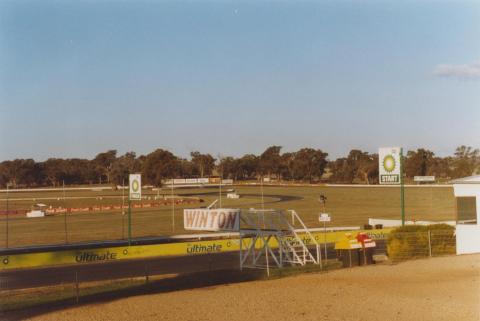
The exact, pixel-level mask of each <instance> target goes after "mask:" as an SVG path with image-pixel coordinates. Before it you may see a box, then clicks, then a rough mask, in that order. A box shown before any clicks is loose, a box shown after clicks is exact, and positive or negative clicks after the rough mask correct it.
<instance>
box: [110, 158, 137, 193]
mask: <svg viewBox="0 0 480 321" xmlns="http://www.w3.org/2000/svg"><path fill="white" fill-rule="evenodd" d="M140 170H141V167H140V162H139V161H138V160H137V159H136V154H135V152H128V153H125V155H122V156H121V157H119V158H117V159H116V160H115V161H114V162H113V164H112V167H111V180H112V182H113V183H114V184H116V185H122V184H126V183H125V182H128V175H129V174H131V173H135V172H139V171H140Z"/></svg>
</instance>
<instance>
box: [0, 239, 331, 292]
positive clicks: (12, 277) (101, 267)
mask: <svg viewBox="0 0 480 321" xmlns="http://www.w3.org/2000/svg"><path fill="white" fill-rule="evenodd" d="M322 253H323V252H322ZM328 256H329V257H330V258H333V257H335V256H336V252H335V250H334V249H333V244H332V245H331V247H330V248H328ZM238 268H239V253H238V252H227V253H212V254H205V255H203V254H202V255H190V256H173V257H158V258H151V259H141V260H133V259H132V260H121V261H110V262H103V263H88V264H78V265H66V266H58V267H46V268H35V269H21V270H8V271H2V272H0V290H15V289H24V288H35V287H42V286H50V285H58V284H64V283H74V282H75V280H76V278H78V282H90V281H105V280H114V279H122V278H132V277H142V276H145V275H162V274H185V273H195V272H207V271H214V270H232V269H233V270H236V269H238Z"/></svg>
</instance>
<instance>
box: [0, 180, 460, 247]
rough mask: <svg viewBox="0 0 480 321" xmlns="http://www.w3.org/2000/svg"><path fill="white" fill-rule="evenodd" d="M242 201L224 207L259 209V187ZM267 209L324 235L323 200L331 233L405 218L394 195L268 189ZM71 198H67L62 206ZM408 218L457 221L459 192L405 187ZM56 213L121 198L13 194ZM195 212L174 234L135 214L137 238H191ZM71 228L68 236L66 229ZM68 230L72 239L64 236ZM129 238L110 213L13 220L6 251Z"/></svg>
mask: <svg viewBox="0 0 480 321" xmlns="http://www.w3.org/2000/svg"><path fill="white" fill-rule="evenodd" d="M235 189H236V191H237V193H239V194H240V195H241V198H240V199H227V198H226V197H225V194H224V195H223V196H222V206H223V207H233V208H243V209H248V208H252V207H253V208H261V207H262V197H261V189H260V187H259V186H235ZM174 193H175V195H178V196H196V197H200V198H202V199H203V200H205V202H204V203H203V204H201V205H202V206H206V205H208V204H209V203H210V202H213V201H214V200H215V199H218V198H219V190H218V189H217V188H202V189H200V188H196V189H192V188H190V189H177V190H175V192H174ZM162 194H165V195H166V196H169V195H170V190H169V189H165V190H163V191H160V192H156V191H144V192H143V195H144V196H148V197H150V198H152V199H153V198H154V197H155V196H157V195H159V196H162ZM263 194H264V204H265V208H275V209H294V210H296V211H297V213H298V214H299V215H300V216H301V217H302V218H303V219H304V221H305V222H306V224H307V226H309V227H320V225H319V223H318V221H317V217H318V213H319V212H320V211H321V206H320V203H319V202H318V198H319V195H320V194H324V195H325V196H327V204H326V207H327V208H326V209H327V212H329V213H330V214H331V215H332V223H331V226H359V225H363V224H366V223H367V222H368V218H370V217H372V218H395V219H399V218H400V191H399V188H391V187H375V188H361V187H320V186H315V187H313V186H312V187H308V186H304V187H298V186H296V187H274V186H266V187H264V188H263ZM64 196H65V198H64ZM405 199H406V218H407V219H409V220H411V219H416V220H433V221H441V220H453V219H454V218H455V217H454V206H455V205H454V197H453V190H452V188H451V187H449V186H445V187H407V188H406V194H405ZM39 202H41V203H45V204H47V205H52V206H54V207H58V206H62V207H87V206H94V205H121V204H122V192H121V191H111V190H104V191H90V190H85V191H72V190H66V191H65V195H64V194H63V192H62V191H42V192H40V191H38V192H15V193H10V194H9V208H10V209H29V208H30V207H31V206H32V205H33V204H35V203H39ZM187 207H194V206H192V205H181V206H178V205H177V206H175V214H174V221H175V226H174V227H173V224H172V222H173V219H172V207H171V206H162V207H159V208H149V209H135V210H133V212H132V235H133V237H144V236H159V235H170V234H179V233H187V231H185V230H184V229H183V209H184V208H187ZM0 209H1V210H5V209H6V193H0ZM65 226H66V229H65ZM65 230H66V232H65ZM126 237H127V215H122V211H121V210H116V211H108V212H89V213H71V214H68V215H67V216H66V218H65V215H63V214H60V215H56V216H49V217H44V218H26V217H25V216H23V215H21V216H19V215H11V217H10V219H9V220H8V247H17V246H28V245H40V244H62V243H65V242H68V243H75V242H81V241H93V240H116V239H122V238H126ZM6 246H7V221H6V219H5V217H4V216H2V219H1V221H0V247H1V248H5V247H6Z"/></svg>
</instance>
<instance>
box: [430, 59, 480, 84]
mask: <svg viewBox="0 0 480 321" xmlns="http://www.w3.org/2000/svg"><path fill="white" fill-rule="evenodd" d="M433 73H434V75H436V76H439V77H448V78H457V79H463V80H466V79H470V80H478V79H480V60H478V61H475V62H473V63H471V64H465V65H449V64H441V65H437V66H436V67H435V69H434V70H433Z"/></svg>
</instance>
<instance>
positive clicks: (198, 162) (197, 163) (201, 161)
mask: <svg viewBox="0 0 480 321" xmlns="http://www.w3.org/2000/svg"><path fill="white" fill-rule="evenodd" d="M190 156H191V157H192V163H193V165H194V168H195V173H196V174H197V175H200V177H204V176H205V175H211V174H212V170H213V169H214V168H215V158H213V156H212V155H210V154H201V153H200V152H191V153H190Z"/></svg>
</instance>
